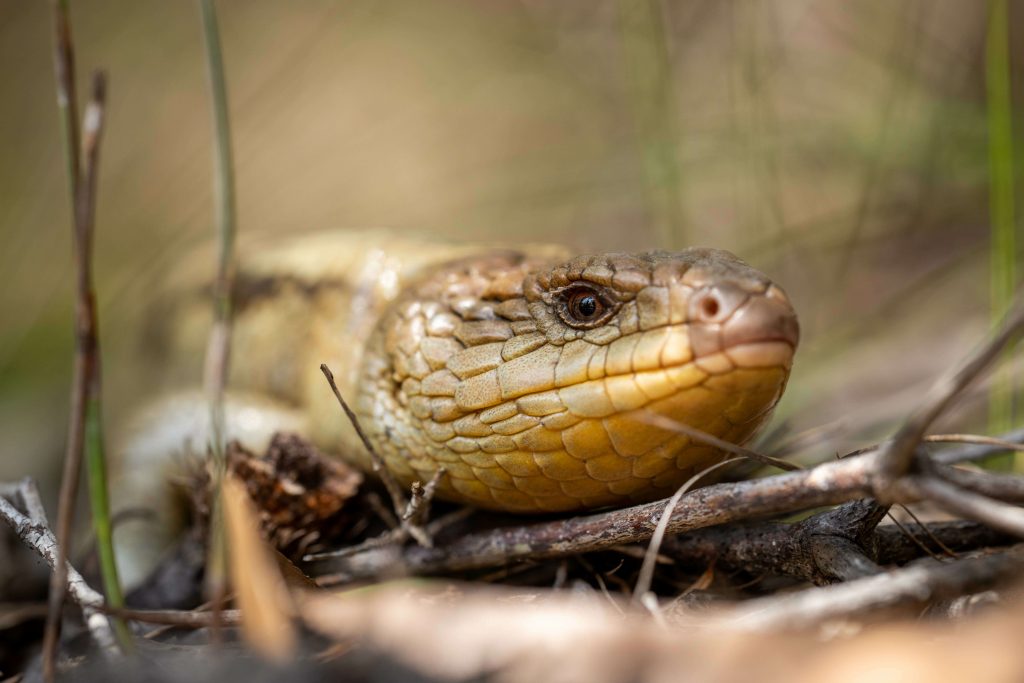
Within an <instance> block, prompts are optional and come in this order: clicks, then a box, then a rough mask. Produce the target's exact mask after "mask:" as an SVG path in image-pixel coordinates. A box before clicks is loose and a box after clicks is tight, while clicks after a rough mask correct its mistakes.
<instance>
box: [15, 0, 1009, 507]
mask: <svg viewBox="0 0 1024 683" xmlns="http://www.w3.org/2000/svg"><path fill="white" fill-rule="evenodd" d="M218 8H219V15H220V16H219V19H220V25H221V32H222V39H223V43H224V51H225V61H226V68H227V77H228V88H229V98H230V104H231V117H232V125H233V134H234V145H235V161H236V167H237V182H238V208H239V231H240V240H241V241H242V243H245V242H246V241H248V240H250V239H253V238H257V237H260V238H262V237H265V236H267V235H272V234H288V233H294V232H297V231H310V230H323V229H344V228H361V227H374V226H381V227H387V228H390V229H393V230H395V231H398V232H410V233H416V234H426V235H430V236H436V237H437V238H438V239H448V240H456V241H470V240H471V241H487V240H493V239H499V240H503V241H510V240H513V241H516V240H555V241H562V242H566V243H569V244H571V245H574V246H576V247H578V248H579V249H581V250H586V251H596V250H611V249H628V250H641V249H649V248H656V247H664V248H671V247H673V246H675V247H680V246H685V245H707V246H715V247H721V248H725V249H729V250H731V251H734V252H736V253H737V254H739V255H741V256H742V257H743V258H745V259H746V260H748V261H750V262H751V263H752V264H753V265H755V266H757V267H758V268H760V269H762V270H764V271H765V272H767V273H768V274H769V275H771V276H772V277H774V278H775V279H776V281H777V282H779V283H780V284H781V285H782V286H783V287H785V288H786V289H787V290H788V291H789V293H790V294H791V296H792V298H793V299H794V301H795V304H796V307H797V310H798V311H799V312H800V315H801V320H802V325H803V334H804V337H803V338H804V342H803V345H802V348H801V351H800V353H799V355H798V360H797V365H796V369H795V371H794V374H793V377H792V380H791V384H790V390H789V392H788V394H787V396H786V398H785V399H784V402H783V404H782V406H781V407H780V409H779V412H778V422H777V423H778V424H785V425H786V426H787V429H788V433H789V434H790V435H794V434H799V433H801V432H803V431H804V430H807V429H811V428H816V427H820V426H828V427H829V434H831V435H832V436H831V437H830V440H829V441H828V442H827V444H828V445H827V447H826V450H828V451H830V452H829V453H825V454H824V455H825V456H828V455H831V451H832V450H835V451H837V452H839V451H841V449H843V448H848V447H851V446H857V445H863V444H865V443H867V442H868V441H869V440H871V439H874V438H877V437H878V436H879V435H882V434H884V433H885V430H887V429H891V428H892V426H893V425H894V424H896V423H897V422H899V421H900V420H901V419H902V417H903V416H904V415H905V413H906V412H907V411H908V410H910V409H911V408H912V407H913V406H914V405H915V404H916V402H917V401H918V400H919V399H920V397H921V395H922V392H923V391H925V390H926V389H927V388H928V387H929V386H930V385H931V384H932V383H933V382H934V380H935V379H936V378H937V377H938V376H940V375H941V374H942V373H943V372H946V371H948V370H949V369H950V368H951V366H954V365H955V364H956V363H957V360H958V359H959V358H961V357H962V356H963V355H964V354H965V353H967V352H968V351H969V350H970V349H971V348H972V347H973V346H974V345H975V344H977V343H978V342H979V341H980V340H981V339H982V337H983V336H984V333H985V331H986V330H987V329H988V328H989V326H990V324H991V320H992V318H993V315H994V313H993V310H992V308H993V302H992V296H991V294H990V289H991V287H990V282H991V281H992V272H993V271H992V262H991V258H992V257H991V255H990V251H991V250H990V244H991V242H992V232H993V230H992V228H991V227H990V226H991V225H992V224H993V222H992V220H990V215H992V211H991V210H990V201H991V199H990V177H991V174H990V170H989V169H990V162H991V160H992V159H991V157H992V152H993V149H995V151H996V155H997V156H999V154H1002V156H1003V158H1004V159H1009V160H1010V161H1011V162H1012V157H1013V149H1014V147H1013V145H1012V138H1011V137H1008V136H1007V135H1006V133H1007V130H1008V129H1005V128H1003V129H1000V130H1002V133H1001V135H1002V137H1000V138H992V139H993V140H995V142H996V144H995V146H994V147H991V146H990V136H989V131H990V130H992V125H993V124H992V123H991V122H990V120H989V114H991V108H990V107H989V106H988V105H987V103H988V101H989V100H990V98H991V92H992V89H991V83H992V81H991V76H992V64H991V60H988V61H987V60H986V35H987V33H988V31H989V15H988V5H987V4H986V3H984V2H962V1H961V0H947V1H936V0H900V1H895V0H875V1H861V2H846V1H843V0H787V1H785V2H765V1H761V0H734V1H731V2H723V1H721V0H692V1H691V0H685V1H684V0H679V1H676V2H652V1H649V0H647V1H643V2H640V1H627V0H623V1H621V2H608V1H602V2H594V1H593V0H569V1H567V0H544V1H541V0H518V1H512V0H508V1H504V2H498V1H493V0H492V1H486V2H480V1H470V0H433V1H432V2H421V1H417V0H404V1H394V2H392V1H381V0H345V1H331V0H304V1H303V2H274V1H271V0H222V1H221V2H219V3H218ZM1014 19H1016V20H1017V23H1018V24H1019V23H1020V21H1021V20H1024V11H1020V8H1018V7H1014V6H1013V5H1012V3H1011V6H1010V12H1009V18H1008V20H1007V23H1008V25H1010V26H1012V25H1013V23H1014ZM72 21H73V29H74V38H75V44H76V49H77V55H78V69H79V82H80V84H84V83H86V82H87V81H86V78H87V77H88V74H89V72H90V71H91V70H92V69H94V68H97V67H103V68H105V69H107V70H108V73H109V78H110V91H109V112H110V114H109V120H108V127H107V134H106V138H105V141H104V146H103V151H102V167H101V175H100V195H99V206H98V223H97V242H96V261H95V263H96V273H97V286H98V290H99V304H100V309H99V311H100V325H101V333H102V335H103V338H102V343H103V351H104V357H103V360H104V363H105V371H106V376H105V381H106V387H105V389H106V399H107V418H108V424H109V425H110V427H111V430H116V424H117V423H118V422H119V421H121V420H123V418H124V415H125V414H126V412H128V411H129V410H130V408H131V407H132V406H137V405H138V403H139V402H140V401H141V400H144V396H145V394H146V368H145V367H144V365H143V366H140V365H137V364H133V363H131V362H129V360H127V359H128V358H130V357H131V350H132V349H133V348H134V346H135V345H137V343H138V334H137V333H136V329H137V321H138V320H139V317H140V316H141V315H143V314H144V313H145V310H146V306H147V302H148V301H150V300H151V296H152V292H153V291H155V289H156V288H158V287H159V285H160V282H161V280H162V279H163V278H165V277H166V276H167V274H168V273H169V272H171V271H173V270H174V268H175V267H176V266H180V264H181V262H182V259H185V258H188V257H189V254H191V253H192V252H193V250H194V248H195V247H196V246H199V245H202V244H204V243H208V242H210V241H212V235H213V221H214V211H213V202H212V184H213V183H212V140H211V124H210V114H209V104H208V91H207V85H206V76H205V64H204V56H203V49H202V44H201V42H200V41H201V37H200V24H199V17H198V10H197V7H196V6H195V3H192V2H184V1H181V2H167V1H166V0H82V1H80V2H74V3H72ZM50 22H51V17H50V8H49V4H48V3H43V2H21V1H19V0H0V64H3V65H4V68H2V69H0V150H3V153H2V154H0V239H2V241H0V245H2V247H0V273H2V274H3V287H0V435H2V444H3V450H2V457H0V480H9V479H14V478H17V477H21V476H24V475H33V476H36V477H39V478H40V479H41V480H42V481H43V482H44V484H45V488H46V490H48V491H53V490H55V486H56V473H57V471H58V469H59V457H60V455H61V454H62V451H63V447H64V433H65V429H66V421H67V385H68V382H69V374H70V372H69V369H70V361H71V354H72V335H71V320H72V313H71V310H72V309H71V300H72V294H71V286H72V271H71V256H70V253H71V246H70V228H69V225H70V218H69V210H68V206H69V202H68V199H67V193H66V180H65V177H64V163H63V159H62V153H61V147H60V138H59V132H58V131H59V127H58V119H57V109H56V105H55V102H54V84H53V75H52V57H51V49H52V48H51V25H50ZM1010 45H1011V48H1012V46H1013V45H1014V43H1013V42H1011V43H1010ZM1022 57H1024V54H1022V53H1021V51H1020V50H1017V49H1011V51H1010V54H1009V56H1007V57H1006V58H1005V59H1004V60H1003V61H1004V64H1003V66H1008V67H1010V72H1011V73H1013V74H1020V73H1024V72H1022V70H1021V68H1022V67H1024V64H1022V63H1021V61H1020V60H1021V58H1022ZM986 74H988V76H989V80H988V83H989V86H987V85H986V83H987V81H986ZM997 76H998V74H997ZM1018 83H1019V80H1018ZM1018 90H1019V88H1018ZM84 91H85V87H84V85H80V92H84ZM1017 110H1018V111H1019V109H1017ZM997 123H998V122H997ZM1022 130H1024V126H1017V129H1016V132H1018V133H1019V132H1020V131H1022ZM1016 148H1017V149H1022V147H1021V145H1019V144H1018V145H1017V146H1016ZM1016 166H1017V167H1018V168H1020V167H1021V166H1020V163H1017V164H1016ZM1004 168H1005V165H1004ZM1011 168H1012V166H1011ZM1004 187H1010V193H1009V195H1007V193H1006V192H1004V193H1003V200H1001V201H1002V203H1001V204H999V206H1001V207H1003V208H1002V209H1000V210H999V211H997V213H999V215H1001V216H1002V217H1003V220H1002V223H1001V224H1002V225H1003V227H1004V228H1005V227H1006V225H1009V227H1010V228H1011V229H1012V228H1013V227H1014V221H1015V217H1014V215H1013V213H1012V210H1011V211H1010V212H1009V213H1007V212H1006V205H1007V199H1006V197H1007V196H1009V198H1010V200H1012V197H1013V194H1015V191H1014V190H1015V188H1016V187H1017V186H1013V185H1009V186H1007V185H1005V183H1004ZM1004 234H1005V233H1004ZM1006 252H1007V249H1005V248H1004V249H1003V256H1002V257H1001V258H1003V259H1004V265H1003V266H1002V267H1003V268H1006V267H1008V266H1006V265H1005V262H1007V261H1006V258H1005V257H1006V256H1007V253H1006ZM1008 256H1009V262H1012V260H1013V258H1014V257H1015V253H1014V248H1013V245H1012V243H1011V244H1010V247H1009V254H1008ZM209 268H210V272H211V273H212V272H213V271H214V263H213V261H212V260H211V261H210V263H209ZM1010 275H1011V277H1012V271H1011V273H1010ZM996 305H997V306H1000V305H1001V304H999V302H997V303H996ZM196 379H197V382H198V380H199V378H198V377H197V378H196ZM985 409H986V400H985V389H984V388H983V387H979V388H977V389H976V390H975V391H974V394H973V399H972V400H968V401H966V402H965V403H964V404H963V406H962V407H961V409H960V410H959V412H957V413H955V414H954V415H953V416H952V417H951V418H950V424H948V425H947V426H949V427H955V428H957V429H963V430H974V431H983V430H985V429H986V425H987V418H986V410H985ZM820 448H821V447H820V446H819V450H820ZM818 457H822V454H821V453H819V454H818Z"/></svg>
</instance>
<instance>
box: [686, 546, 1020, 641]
mask: <svg viewBox="0 0 1024 683" xmlns="http://www.w3.org/2000/svg"><path fill="white" fill-rule="evenodd" d="M1022 566H1024V546H1014V547H1013V548H1011V549H1009V550H1006V551H1004V552H997V553H992V554H990V555H985V556H982V557H973V558H965V559H959V560H954V561H951V562H941V563H940V562H934V561H931V560H922V564H919V565H916V566H913V567H907V568H904V569H898V570H895V571H892V572H887V573H885V574H880V575H878V576H870V577H867V578H863V579H860V580H858V581H851V582H849V583H844V584H838V585H835V586H828V587H824V588H815V589H810V590H805V591H802V592H800V593H788V594H786V595H782V596H777V597H770V598H761V599H758V600H751V601H749V602H747V603H745V604H744V605H743V606H741V607H738V608H736V609H735V610H733V611H732V612H731V613H730V614H727V615H726V616H725V617H724V618H722V619H719V620H716V621H715V622H714V623H708V624H706V626H707V627H711V628H714V627H721V628H726V629H730V630H743V631H754V632H759V633H764V632H772V633H776V632H778V631H782V630H798V629H803V628H808V627H812V626H815V625H816V624H820V623H821V622H823V621H826V620H828V619H836V618H850V617H854V616H857V615H861V614H867V613H869V612H874V611H877V610H880V609H884V608H892V607H897V606H901V605H921V604H925V603H927V602H929V601H931V600H934V599H937V598H943V597H952V596H959V595H963V594H964V593H967V592H977V591H981V590H986V589H988V588H991V587H992V586H995V585H997V584H998V583H999V582H1001V581H1005V580H1009V579H1012V578H1016V577H1017V576H1019V574H1020V570H1021V567H1022Z"/></svg>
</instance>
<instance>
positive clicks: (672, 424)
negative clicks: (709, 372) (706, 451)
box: [634, 410, 803, 472]
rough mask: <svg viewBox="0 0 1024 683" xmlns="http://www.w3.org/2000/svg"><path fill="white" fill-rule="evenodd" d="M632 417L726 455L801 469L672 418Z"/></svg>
mask: <svg viewBox="0 0 1024 683" xmlns="http://www.w3.org/2000/svg"><path fill="white" fill-rule="evenodd" d="M634 415H635V416H636V419H637V420H639V421H641V422H646V423H647V424H649V425H652V426H654V427H661V428H662V429H666V430H668V431H672V432H677V433H679V434H685V435H686V436H688V437H690V438H691V439H693V440H694V441H700V442H701V443H705V444H707V445H709V446H714V447H715V448H717V449H719V450H723V451H725V452H727V453H732V454H733V455H738V456H740V457H741V458H748V459H750V460H753V461H754V462H759V463H761V464H762V465H769V466H771V467H778V468H779V469H780V470H783V471H786V472H793V471H796V470H802V469H803V468H802V467H801V466H800V465H797V464H796V463H794V462H789V461H787V460H779V459H778V458H773V457H772V456H770V455H764V454H763V453H758V452H757V451H752V450H750V449H749V448H744V447H743V446H738V445H737V444H734V443H729V442H728V441H725V440H724V439H719V438H718V437H717V436H715V435H713V434H708V433H707V432H705V431H703V430H701V429H697V428H696V427H691V426H690V425H688V424H683V423H682V422H679V421H677V420H673V419H672V418H670V417H666V416H664V415H661V414H659V413H652V412H650V411H646V410H638V411H635V413H634Z"/></svg>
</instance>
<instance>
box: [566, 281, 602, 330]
mask: <svg viewBox="0 0 1024 683" xmlns="http://www.w3.org/2000/svg"><path fill="white" fill-rule="evenodd" d="M607 310H608V306H607V304H605V301H604V299H603V298H602V296H601V295H600V294H599V293H598V292H596V291H595V290H593V289H591V288H590V287H574V288H573V289H570V290H569V291H567V292H566V293H565V316H564V317H565V318H566V320H565V322H567V323H569V324H570V325H584V326H585V325H587V324H588V323H594V322H597V321H600V320H601V319H602V317H603V316H604V314H605V312H606V311H607Z"/></svg>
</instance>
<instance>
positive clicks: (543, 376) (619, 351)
mask: <svg viewBox="0 0 1024 683" xmlns="http://www.w3.org/2000/svg"><path fill="white" fill-rule="evenodd" d="M591 292H592V293H594V294H596V295H598V297H599V298H600V299H601V300H602V302H603V304H604V306H605V312H604V315H603V316H599V317H601V318H603V319H601V320H595V321H591V322H590V323H589V324H588V323H587V322H584V323H583V324H580V321H578V320H575V319H573V317H572V316H571V314H570V312H569V311H567V310H566V308H567V306H568V305H569V304H568V301H567V297H569V298H571V297H573V296H576V297H580V296H587V295H588V294H589V293H591ZM797 335H798V332H797V325H796V317H795V315H794V313H793V311H792V308H791V307H790V305H789V302H788V300H787V299H786V297H785V295H784V294H783V293H782V291H781V290H780V289H779V288H778V287H776V286H774V285H771V283H770V282H769V281H768V280H767V278H765V277H764V276H763V275H761V274H760V273H758V272H757V271H755V270H753V269H752V268H750V267H748V266H746V265H745V264H743V263H742V262H740V261H739V260H737V259H736V258H735V257H734V256H732V255H731V254H728V253H727V252H723V251H717V250H706V249H691V250H687V251H683V252H680V253H676V254H668V253H659V252H655V253H648V254H638V255H628V254H607V255H601V256H584V257H578V258H574V259H572V260H571V261H568V262H567V263H561V264H559V263H554V262H551V261H549V260H545V259H533V258H530V257H529V256H524V255H522V254H497V255H486V256H481V257H471V258H468V259H465V260H462V261H460V262H456V263H454V264H449V265H445V266H443V267H438V268H436V269H434V270H433V272H432V273H431V274H430V275H428V276H426V277H425V279H423V280H422V281H420V282H416V283H414V284H413V285H411V286H410V287H408V288H407V289H406V291H405V292H404V293H403V294H402V296H401V297H400V298H399V299H398V301H396V302H395V303H394V304H393V305H392V306H391V307H390V308H389V309H388V310H387V312H386V313H385V314H384V315H383V316H382V318H381V320H380V322H379V324H378V326H377V328H376V331H375V332H374V334H373V335H372V336H371V338H370V342H369V344H368V346H367V351H366V356H365V357H364V361H363V370H362V381H361V383H360V388H359V396H358V400H357V407H358V408H357V412H358V413H359V414H360V415H361V418H362V420H361V421H362V423H363V424H364V426H365V428H366V429H367V432H368V435H369V436H370V439H371V440H372V441H373V442H374V444H375V446H376V448H377V450H378V451H379V452H380V454H381V455H382V457H383V458H384V460H385V462H386V463H387V465H388V467H389V468H390V469H391V470H392V471H393V472H394V473H395V474H396V475H397V476H398V477H399V478H400V479H402V480H404V481H405V482H411V481H412V480H416V479H419V480H425V479H426V478H429V477H430V476H431V475H432V474H433V473H434V472H435V471H436V470H437V468H438V467H439V466H443V467H444V468H445V471H446V473H447V475H446V477H445V478H443V479H442V482H441V486H440V488H439V491H440V494H441V495H442V496H443V497H444V498H447V499H451V500H457V501H461V502H467V503H472V504H473V505H477V506H481V507H486V508H494V509H500V510H506V511H511V512H525V513H530V512H542V511H548V512H554V511H565V510H578V509H585V508H593V507H600V506H606V505H618V504H624V503H630V502H636V501H640V500H648V499H652V498H656V497H660V496H664V495H665V494H666V493H667V492H670V491H672V490H674V489H675V488H677V487H678V486H679V485H680V484H682V482H684V481H686V480H687V479H688V478H689V477H691V476H692V475H693V474H694V473H695V472H697V471H699V470H700V469H703V468H704V467H707V466H708V465H709V464H711V463H713V462H716V461H718V460H720V459H721V458H722V454H721V453H720V452H719V451H717V450H716V449H713V448H711V447H708V446H706V445H704V444H701V443H694V442H692V441H691V440H690V439H689V438H688V437H686V436H683V435H680V434H675V433H672V432H670V431H666V430H664V429H661V428H658V427H654V426H652V425H650V424H647V423H645V422H644V421H643V419H642V415H641V414H640V413H641V412H642V411H650V412H653V413H657V414H660V415H664V416H667V417H670V418H672V419H674V420H677V421H680V422H684V423H686V424H688V425H691V426H693V427H697V428H699V429H701V430H703V431H705V432H709V433H711V434H713V435H715V436H717V437H720V438H722V439H725V440H727V441H731V442H734V443H742V442H743V441H745V440H747V439H748V438H749V437H750V436H751V435H752V434H753V433H754V431H755V430H756V429H757V428H758V427H759V426H760V425H761V424H762V423H763V422H764V421H765V420H766V419H767V417H768V415H769V414H770V412H771V409H772V408H773V407H774V406H775V404H776V402H777V401H778V399H779V397H780V396H781V394H782V391H783V389H784V387H785V384H786V380H787V378H788V375H789V370H790V367H791V362H792V357H793V351H794V349H795V346H796V342H797ZM363 465H364V466H365V465H366V463H365V462H364V463H363Z"/></svg>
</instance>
